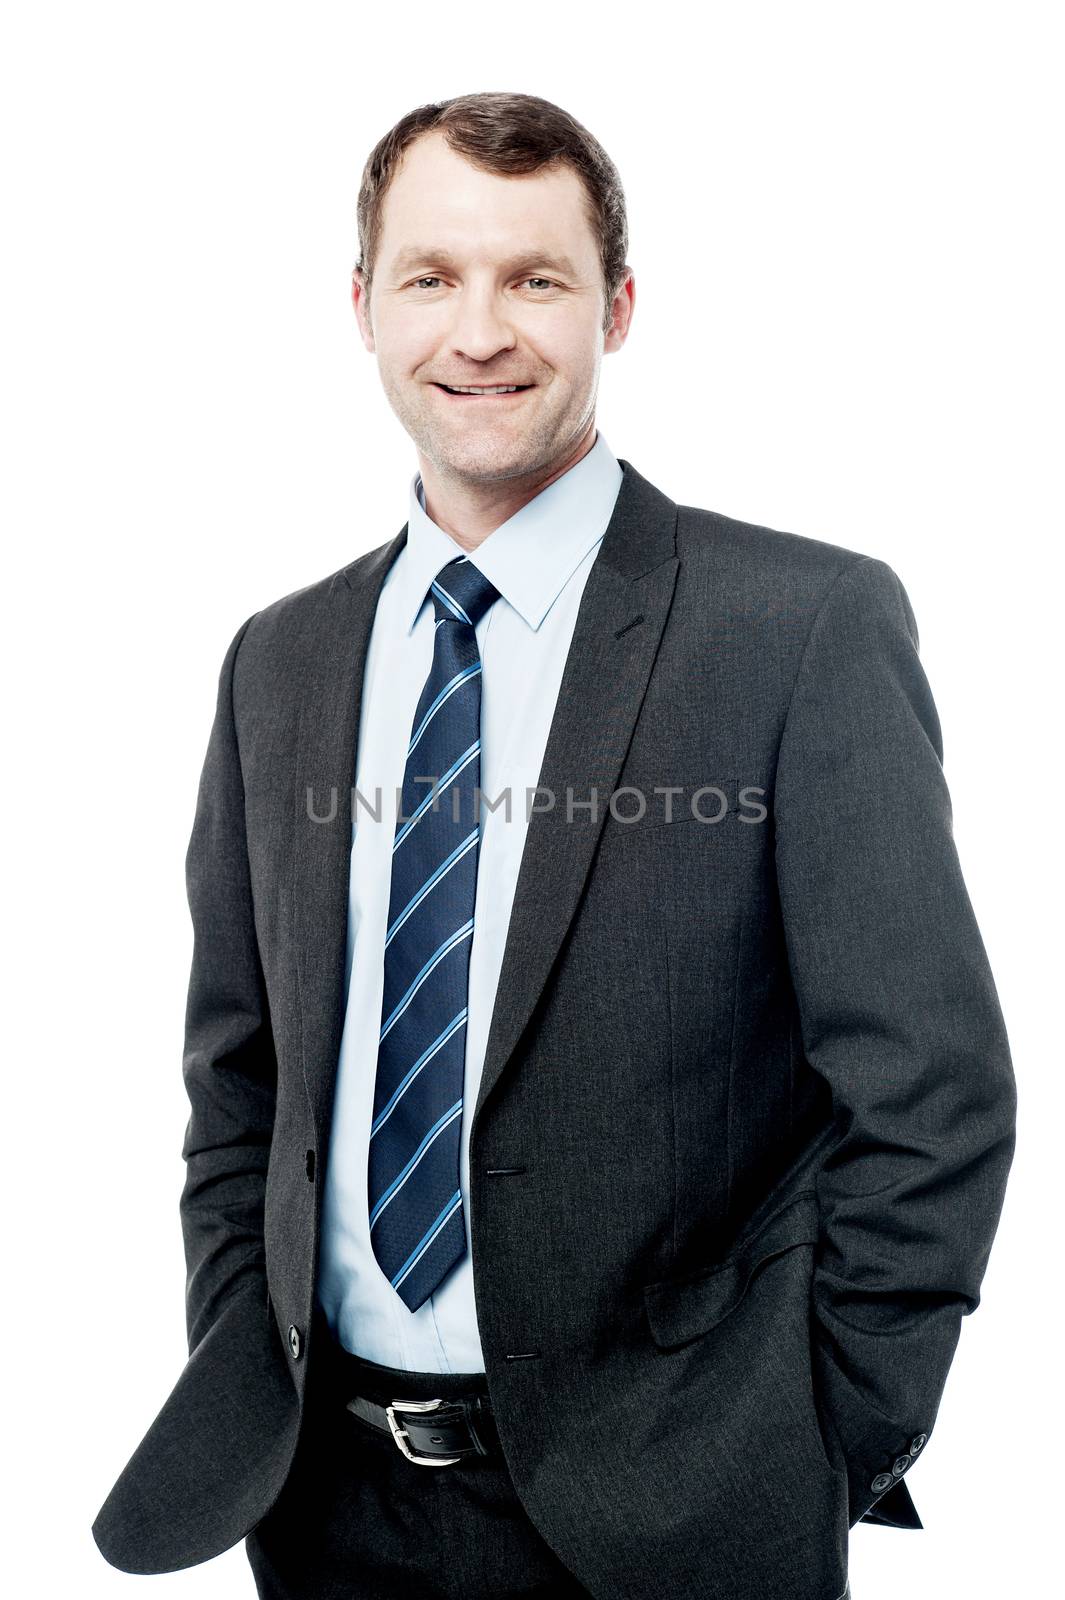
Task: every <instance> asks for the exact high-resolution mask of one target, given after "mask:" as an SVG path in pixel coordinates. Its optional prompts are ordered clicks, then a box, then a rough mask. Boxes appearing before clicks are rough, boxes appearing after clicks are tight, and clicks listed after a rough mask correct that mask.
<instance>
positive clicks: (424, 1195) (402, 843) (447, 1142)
mask: <svg viewBox="0 0 1065 1600" xmlns="http://www.w3.org/2000/svg"><path fill="white" fill-rule="evenodd" d="M430 592H431V594H432V597H433V605H434V606H435V608H436V633H435V638H434V644H433V664H432V667H431V669H430V672H429V676H428V678H427V679H426V682H425V687H424V688H423V690H422V693H421V699H420V700H419V701H418V709H417V711H416V712H415V715H414V725H413V728H412V730H411V738H410V744H409V746H408V748H407V764H406V770H405V773H404V778H403V806H402V811H401V813H400V815H399V817H398V819H397V825H396V836H395V840H394V842H393V845H392V893H391V899H390V901H389V907H388V929H387V932H386V936H385V955H384V968H385V984H384V998H383V1000H382V1005H381V1035H380V1040H379V1043H378V1055H377V1081H376V1087H375V1091H374V1106H373V1123H372V1125H371V1128H370V1155H369V1165H368V1185H367V1189H368V1199H369V1206H370V1240H371V1243H372V1246H373V1253H374V1255H375V1256H376V1257H377V1260H378V1261H379V1262H380V1264H381V1269H382V1271H383V1272H384V1274H385V1276H386V1277H387V1279H388V1281H389V1283H390V1284H391V1285H392V1287H393V1288H394V1289H395V1290H396V1292H397V1294H398V1295H399V1296H400V1298H401V1299H402V1301H403V1302H404V1304H405V1305H406V1306H407V1307H408V1308H409V1309H410V1310H411V1311H416V1310H417V1309H418V1307H419V1306H420V1305H421V1304H422V1303H423V1302H424V1301H425V1300H427V1299H428V1298H429V1296H430V1295H431V1294H432V1293H433V1291H434V1289H436V1287H437V1285H438V1284H439V1283H440V1282H441V1281H442V1280H443V1278H444V1277H446V1275H447V1273H448V1272H449V1271H450V1270H451V1268H452V1267H453V1266H454V1265H455V1263H456V1262H457V1261H459V1260H461V1259H462V1256H463V1255H464V1254H465V1251H466V1223H465V1218H464V1215H463V1209H462V1192H461V1187H460V1183H459V1148H460V1136H461V1131H462V1091H463V1082H464V1075H465V1059H466V1007H467V1000H468V994H469V970H470V946H471V944H472V941H473V911H474V900H475V896H476V888H477V861H478V854H479V848H480V805H479V800H480V795H479V786H480V781H481V657H480V652H479V651H478V648H477V639H476V636H475V634H474V629H475V627H476V626H477V623H478V622H479V621H480V619H481V618H482V617H483V616H484V614H485V612H486V611H487V610H488V608H489V606H491V605H492V604H493V602H494V601H495V600H497V599H498V598H499V591H498V589H496V588H495V587H494V585H493V584H491V583H489V581H488V579H487V578H486V577H485V576H484V574H483V573H482V572H479V571H478V569H477V568H476V567H475V566H474V565H473V563H472V562H471V561H470V560H469V559H468V557H466V556H457V557H456V558H455V560H454V561H449V562H448V564H447V566H445V567H444V568H442V570H441V571H440V573H439V574H438V576H437V578H436V580H435V582H434V583H433V584H432V586H431V590H430Z"/></svg>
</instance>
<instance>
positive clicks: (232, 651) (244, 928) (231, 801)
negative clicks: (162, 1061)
mask: <svg viewBox="0 0 1065 1600" xmlns="http://www.w3.org/2000/svg"><path fill="white" fill-rule="evenodd" d="M253 621H254V617H249V618H248V621H247V622H245V623H244V625H243V626H242V627H241V629H240V630H239V632H238V633H237V635H236V637H235V638H234V639H233V642H232V643H231V644H230V646H229V649H228V651H227V652H226V656H225V660H224V662H223V665H222V670H221V674H220V677H219V682H218V699H217V705H216V709H215V716H214V724H213V727H212V729H211V736H210V740H209V743H208V746H207V755H206V759H205V761H204V765H203V772H202V775H201V778H200V784H199V793H198V797H197V802H196V814H195V819H194V822H193V828H192V836H191V839H190V841H189V847H188V852H187V856H186V863H185V870H186V884H187V890H188V902H189V910H190V913H191V916H192V926H193V956H192V971H191V975H190V979H189V988H188V1003H187V1008H186V1015H185V1045H184V1056H183V1065H182V1071H183V1078H184V1083H185V1089H186V1092H187V1094H188V1097H189V1102H190V1106H191V1115H190V1117H189V1121H188V1126H187V1129H186V1132H185V1139H184V1144H183V1148H182V1156H183V1158H184V1160H185V1163H186V1175H185V1184H184V1188H183V1191H182V1195H181V1201H180V1214H181V1226H182V1235H183V1239H184V1247H185V1260H186V1266H187V1280H186V1295H185V1309H186V1322H187V1330H188V1344H189V1354H190V1355H191V1354H192V1352H193V1351H194V1350H195V1348H196V1346H197V1345H198V1344H199V1343H200V1341H201V1340H202V1339H203V1337H204V1335H205V1334H206V1333H207V1332H208V1331H209V1329H210V1328H211V1327H212V1326H213V1325H214V1323H215V1322H216V1321H217V1319H218V1316H219V1314H220V1312H221V1311H222V1309H223V1307H224V1305H225V1304H226V1303H227V1301H228V1300H229V1298H230V1296H231V1295H232V1294H233V1293H234V1291H237V1290H239V1291H240V1292H244V1291H249V1292H250V1291H251V1290H252V1289H254V1292H255V1293H256V1294H259V1295H261V1296H262V1299H263V1303H264V1305H265V1302H266V1266H265V1249H264V1243H263V1209H264V1200H265V1190H266V1168H267V1162H268V1159H269V1153H270V1139H271V1135H272V1131H273V1122H274V1104H275V1092H276V1082H277V1062H276V1057H275V1053H274V1042H273V1036H272V1033H271V1027H270V1014H269V1007H268V1004H267V996H266V988H265V983H264V980H263V972H262V967H261V965H260V961H259V953H258V946H257V944H256V937H255V919H254V910H253V905H252V892H251V880H250V874H249V869H248V853H247V840H246V834H245V815H244V785H243V780H242V776H241V766H240V753H239V750H238V745H237V730H236V725H235V720H234V711H233V684H234V674H235V672H236V668H237V657H238V653H239V650H240V646H241V642H242V640H243V638H244V635H245V633H246V631H247V629H248V627H249V625H250V624H251V623H252V622H253Z"/></svg>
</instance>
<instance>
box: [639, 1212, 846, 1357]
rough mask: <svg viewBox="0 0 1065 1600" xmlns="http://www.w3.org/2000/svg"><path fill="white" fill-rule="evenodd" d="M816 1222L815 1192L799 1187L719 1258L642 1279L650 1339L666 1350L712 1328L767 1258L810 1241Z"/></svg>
mask: <svg viewBox="0 0 1065 1600" xmlns="http://www.w3.org/2000/svg"><path fill="white" fill-rule="evenodd" d="M819 1222H820V1209H819V1206H818V1201H817V1195H816V1193H815V1192H814V1191H813V1190H805V1191H803V1192H802V1193H800V1194H797V1195H795V1196H794V1197H793V1198H792V1199H791V1200H789V1201H787V1202H786V1203H785V1204H784V1205H783V1206H779V1207H777V1209H776V1210H775V1211H774V1212H773V1213H772V1214H771V1215H770V1216H769V1217H768V1218H766V1219H765V1220H764V1221H762V1222H761V1223H760V1224H759V1225H758V1226H757V1228H756V1229H755V1230H754V1232H752V1233H749V1234H748V1236H747V1237H746V1238H745V1239H744V1240H743V1241H742V1242H741V1243H740V1244H739V1245H737V1246H736V1247H735V1248H734V1249H733V1250H731V1251H730V1252H729V1254H728V1255H727V1256H726V1257H725V1258H724V1259H723V1260H721V1261H719V1262H715V1263H714V1264H713V1265H711V1266H708V1267H704V1268H701V1269H700V1270H699V1271H697V1272H693V1273H688V1274H686V1275H685V1276H684V1277H680V1278H668V1279H664V1280H662V1281H660V1282H657V1283H649V1284H645V1285H644V1287H643V1303H644V1310H645V1313H646V1317H647V1323H648V1326H649V1328H650V1331H651V1337H652V1338H653V1339H654V1342H655V1344H657V1345H659V1346H661V1347H662V1348H663V1349H670V1348H672V1347H673V1346H676V1345H681V1344H686V1343H687V1342H688V1340H689V1339H696V1338H698V1337H699V1336H700V1334H704V1333H708V1332H709V1331H710V1330H711V1329H712V1328H715V1327H716V1326H717V1325H718V1323H720V1322H722V1321H723V1320H724V1319H725V1318H726V1317H727V1316H728V1315H729V1313H730V1312H732V1311H734V1310H735V1309H736V1307H737V1306H738V1305H739V1304H740V1302H741V1301H742V1300H743V1298H744V1296H745V1295H746V1294H747V1291H748V1289H749V1288H750V1285H751V1282H752V1280H753V1279H754V1278H755V1276H756V1275H757V1274H758V1273H760V1272H761V1271H762V1269H763V1268H764V1267H765V1265H766V1264H767V1263H768V1262H770V1261H772V1260H773V1259H774V1258H775V1257H777V1256H780V1255H783V1254H784V1253H785V1252H786V1251H789V1250H794V1249H795V1248H796V1247H797V1246H799V1245H805V1244H811V1245H816V1243H817V1240H818V1237H819Z"/></svg>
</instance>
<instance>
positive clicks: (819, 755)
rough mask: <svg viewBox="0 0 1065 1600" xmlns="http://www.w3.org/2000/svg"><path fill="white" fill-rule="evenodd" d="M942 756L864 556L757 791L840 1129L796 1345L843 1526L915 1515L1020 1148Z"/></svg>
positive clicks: (813, 1049)
mask: <svg viewBox="0 0 1065 1600" xmlns="http://www.w3.org/2000/svg"><path fill="white" fill-rule="evenodd" d="M942 756H943V750H942V740H941V734H940V726H939V719H938V716H937V713H936V708H935V705H934V703H933V700H932V695H931V692H930V689H929V686H928V682H927V679H926V677H925V674H924V671H923V668H922V666H921V663H920V661H919V658H918V635H917V628H916V624H915V621H914V616H913V611H912V609H911V606H910V602H909V599H908V597H907V595H906V592H905V590H904V589H903V587H902V584H901V583H900V581H899V579H898V577H897V576H896V574H895V573H894V571H893V570H892V569H891V567H889V566H888V565H887V564H886V563H884V562H883V561H879V560H876V559H875V558H872V557H860V558H858V559H857V560H855V562H854V563H853V564H852V565H850V566H849V567H847V568H846V569H845V570H844V571H843V572H842V573H841V574H840V575H839V576H838V577H837V578H836V580H835V582H834V583H833V585H832V587H831V589H830V590H829V592H828V594H827V596H826V597H825V599H824V601H823V602H822V604H821V607H820V610H819V611H818V613H817V616H816V619H815V621H814V623H813V625H812V628H811V630H810V633H809V635H808V637H807V640H806V644H805V646H804V650H803V655H802V659H801V662H800V666H799V668H798V673H797V676H796V679H795V683H794V688H793V691H792V695H791V700H790V703H789V708H788V713H787V718H786V721H785V726H784V731H783V734H782V738H781V743H780V749H779V758H778V767H777V775H776V784H775V793H774V820H775V827H776V866H777V881H778V889H779V894H780V901H781V910H782V915H783V919H784V928H785V938H786V942H787V950H788V960H789V964H790V970H791V975H792V981H793V986H794V990H795V995H796V1001H797V1005H798V1013H799V1021H800V1027H801V1035H802V1046H803V1053H804V1055H805V1058H806V1061H807V1062H808V1063H809V1065H810V1066H811V1067H812V1068H813V1069H814V1071H816V1072H817V1073H818V1074H820V1076H821V1077H822V1078H823V1079H824V1080H825V1081H826V1082H827V1084H828V1087H829V1089H830V1091H831V1096H832V1102H833V1108H834V1113H835V1122H836V1126H837V1128H838V1129H839V1138H838V1141H837V1142H836V1144H835V1145H834V1146H833V1148H832V1151H831V1154H830V1156H829V1158H828V1160H827V1161H826V1162H825V1164H824V1166H823V1168H822V1169H821V1171H820V1172H819V1174H818V1180H817V1182H818V1196H819V1202H820V1211H821V1237H820V1242H819V1245H818V1250H817V1253H816V1256H815V1263H814V1277H813V1292H812V1305H811V1347H812V1352H813V1364H814V1372H813V1377H814V1389H815V1396H816V1400H817V1406H818V1412H819V1415H820V1417H821V1420H822V1422H823V1424H824V1432H825V1436H826V1443H827V1444H828V1446H829V1448H830V1450H831V1451H832V1452H833V1453H835V1455H836V1458H837V1461H838V1462H839V1464H840V1465H841V1466H842V1467H844V1468H845V1470H846V1473H847V1479H848V1486H849V1497H850V1523H851V1526H854V1524H855V1523H856V1522H857V1521H858V1520H860V1519H861V1518H862V1517H863V1516H865V1515H866V1513H869V1516H868V1520H870V1521H881V1522H888V1523H891V1524H893V1525H896V1526H913V1527H920V1526H921V1523H920V1520H919V1519H917V1518H916V1515H915V1514H914V1512H913V1506H912V1501H911V1500H910V1499H909V1496H908V1494H907V1493H906V1491H905V1488H904V1485H903V1484H902V1483H901V1481H900V1480H901V1478H902V1475H903V1474H904V1473H905V1472H906V1470H907V1469H908V1467H909V1465H910V1464H911V1462H912V1461H913V1460H914V1459H916V1457H917V1456H918V1454H919V1452H920V1451H921V1450H923V1449H924V1448H925V1446H926V1442H927V1439H928V1436H929V1435H930V1434H931V1431H932V1425H933V1423H934V1420H935V1417H936V1412H937V1409H938V1406H939V1402H940V1398H941V1396H942V1391H943V1387H944V1384H945V1381H946V1376H947V1371H948V1369H949V1367H950V1364H951V1362H952V1360H953V1358H954V1352H955V1348H956V1345H957V1342H958V1338H959V1334H960V1325H961V1319H962V1317H963V1316H966V1315H968V1314H969V1313H970V1312H972V1311H974V1310H975V1309H976V1307H977V1305H978V1304H979V1300H980V1283H981V1279H982V1277H983V1274H984V1271H985V1268H986V1265H987V1261H988V1256H989V1253H990V1249H991V1244H992V1240H993V1238H994V1235H995V1232H996V1229H997V1227H998V1220H999V1215H1000V1211H1001V1207H1002V1203H1003V1198H1004V1194H1005V1187H1006V1179H1007V1174H1008V1171H1009V1168H1010V1165H1011V1162H1012V1159H1013V1151H1014V1142H1015V1116H1016V1084H1015V1079H1014V1073H1013V1066H1012V1062H1011V1058H1010V1051H1009V1045H1008V1042H1007V1037H1006V1030H1005V1025H1004V1022H1003V1018H1002V1014H1001V1011H1000V1008H999V1002H998V997H997V994H996V990H995V985H994V981H993V978H992V975H991V971H990V968H989V966H988V961H987V956H986V953H985V950H984V946H983V943H982V940H981V937H980V933H979V930H978V928H977V925H976V921H975V918H974V915H973V910H972V906H971V904H970V901H969V897H968V894H967V892H966V888H965V884H964V882H963V879H962V873H961V868H960V865H959V861H958V856H957V852H956V849H955V845H954V840H953V832H952V813H951V805H950V798H949V794H948V791H947V787H946V783H945V780H944V775H943V767H942ZM882 1497H886V1498H883V1499H882ZM878 1501H882V1503H881V1505H878V1506H876V1507H875V1509H873V1510H870V1508H872V1507H874V1502H878ZM892 1512H895V1513H896V1515H892Z"/></svg>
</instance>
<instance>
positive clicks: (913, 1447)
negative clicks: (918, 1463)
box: [910, 1433, 928, 1456]
mask: <svg viewBox="0 0 1065 1600" xmlns="http://www.w3.org/2000/svg"><path fill="white" fill-rule="evenodd" d="M927 1438H928V1435H927V1433H919V1434H917V1435H916V1436H915V1437H914V1438H912V1439H911V1440H910V1454H911V1456H915V1455H916V1454H917V1452H918V1450H920V1448H921V1446H922V1445H923V1444H924V1442H925V1440H926V1439H927Z"/></svg>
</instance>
